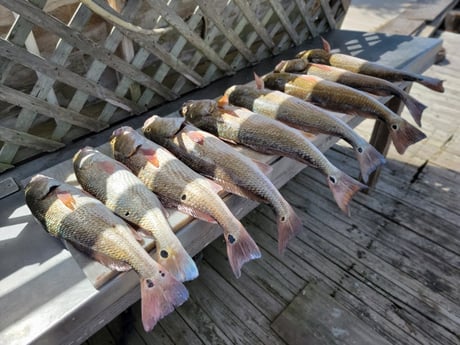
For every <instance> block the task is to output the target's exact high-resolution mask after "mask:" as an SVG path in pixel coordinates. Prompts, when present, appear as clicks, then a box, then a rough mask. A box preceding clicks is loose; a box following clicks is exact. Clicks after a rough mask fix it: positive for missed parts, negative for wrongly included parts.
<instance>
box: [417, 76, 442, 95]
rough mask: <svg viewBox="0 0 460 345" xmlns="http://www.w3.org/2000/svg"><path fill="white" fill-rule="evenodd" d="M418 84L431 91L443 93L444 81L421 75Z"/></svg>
mask: <svg viewBox="0 0 460 345" xmlns="http://www.w3.org/2000/svg"><path fill="white" fill-rule="evenodd" d="M418 82H419V83H420V84H422V85H423V86H426V87H427V88H429V89H431V90H434V91H437V92H444V86H443V85H442V84H443V82H444V80H441V79H438V78H433V77H428V76H426V75H422V76H421V78H420V79H419V80H418Z"/></svg>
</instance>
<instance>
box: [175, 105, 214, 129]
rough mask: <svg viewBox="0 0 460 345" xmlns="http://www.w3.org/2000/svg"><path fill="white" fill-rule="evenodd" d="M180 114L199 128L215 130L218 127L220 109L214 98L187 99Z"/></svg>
mask: <svg viewBox="0 0 460 345" xmlns="http://www.w3.org/2000/svg"><path fill="white" fill-rule="evenodd" d="M180 114H181V115H182V116H183V117H185V119H186V121H188V122H190V123H192V124H194V125H195V126H196V127H198V128H201V129H204V130H207V131H211V132H215V129H216V128H217V121H218V118H219V109H218V104H217V102H216V101H214V100H211V99H203V100H197V101H194V100H190V101H187V102H185V103H184V104H183V105H182V107H181V109H180Z"/></svg>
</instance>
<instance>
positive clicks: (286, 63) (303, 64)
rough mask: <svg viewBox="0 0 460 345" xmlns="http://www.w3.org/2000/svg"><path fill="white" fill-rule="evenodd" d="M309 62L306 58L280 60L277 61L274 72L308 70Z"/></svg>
mask: <svg viewBox="0 0 460 345" xmlns="http://www.w3.org/2000/svg"><path fill="white" fill-rule="evenodd" d="M308 67H309V62H308V60H307V59H292V60H282V61H281V62H279V63H278V64H277V65H276V67H275V69H274V70H273V71H274V72H292V73H296V72H305V71H306V70H308Z"/></svg>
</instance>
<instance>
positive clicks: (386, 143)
mask: <svg viewBox="0 0 460 345" xmlns="http://www.w3.org/2000/svg"><path fill="white" fill-rule="evenodd" d="M411 86H412V84H409V85H408V86H407V87H405V88H404V91H406V92H409V91H410V88H411ZM386 106H387V107H388V108H390V109H391V110H392V111H393V112H394V113H395V114H398V115H400V114H401V112H402V110H403V108H404V103H403V102H402V101H401V100H400V99H399V98H398V97H393V98H391V99H390V100H389V101H388V102H387V103H386ZM369 143H370V144H371V145H372V146H374V147H375V148H376V149H377V151H379V152H380V153H381V154H382V155H384V156H385V157H386V156H387V153H388V150H389V148H390V145H391V138H390V133H389V132H388V128H387V126H386V125H385V124H384V123H383V122H382V121H380V120H376V121H375V125H374V129H373V130H372V134H371V138H370V139H369ZM381 169H382V166H380V167H378V168H377V169H376V170H375V171H374V172H373V173H372V174H371V175H370V176H369V181H368V186H369V189H368V190H367V191H366V193H370V192H371V191H372V190H373V189H374V188H375V185H376V184H377V181H378V179H379V176H380V172H381Z"/></svg>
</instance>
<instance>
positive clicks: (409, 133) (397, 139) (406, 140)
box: [389, 121, 426, 155]
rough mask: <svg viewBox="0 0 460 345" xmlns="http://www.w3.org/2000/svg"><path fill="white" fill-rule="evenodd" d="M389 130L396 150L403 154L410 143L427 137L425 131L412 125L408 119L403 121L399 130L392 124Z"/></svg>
mask: <svg viewBox="0 0 460 345" xmlns="http://www.w3.org/2000/svg"><path fill="white" fill-rule="evenodd" d="M389 131H390V136H391V140H392V141H393V145H394V146H395V148H396V151H398V153H399V154H401V155H402V154H403V153H404V152H406V149H407V148H408V147H409V146H410V145H413V144H415V143H417V142H419V141H420V140H423V139H425V138H426V135H425V133H423V132H422V131H421V130H419V129H418V128H416V127H415V126H412V125H411V124H410V123H409V122H407V121H401V122H400V123H399V127H398V129H397V130H394V129H393V128H391V126H390V128H389Z"/></svg>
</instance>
